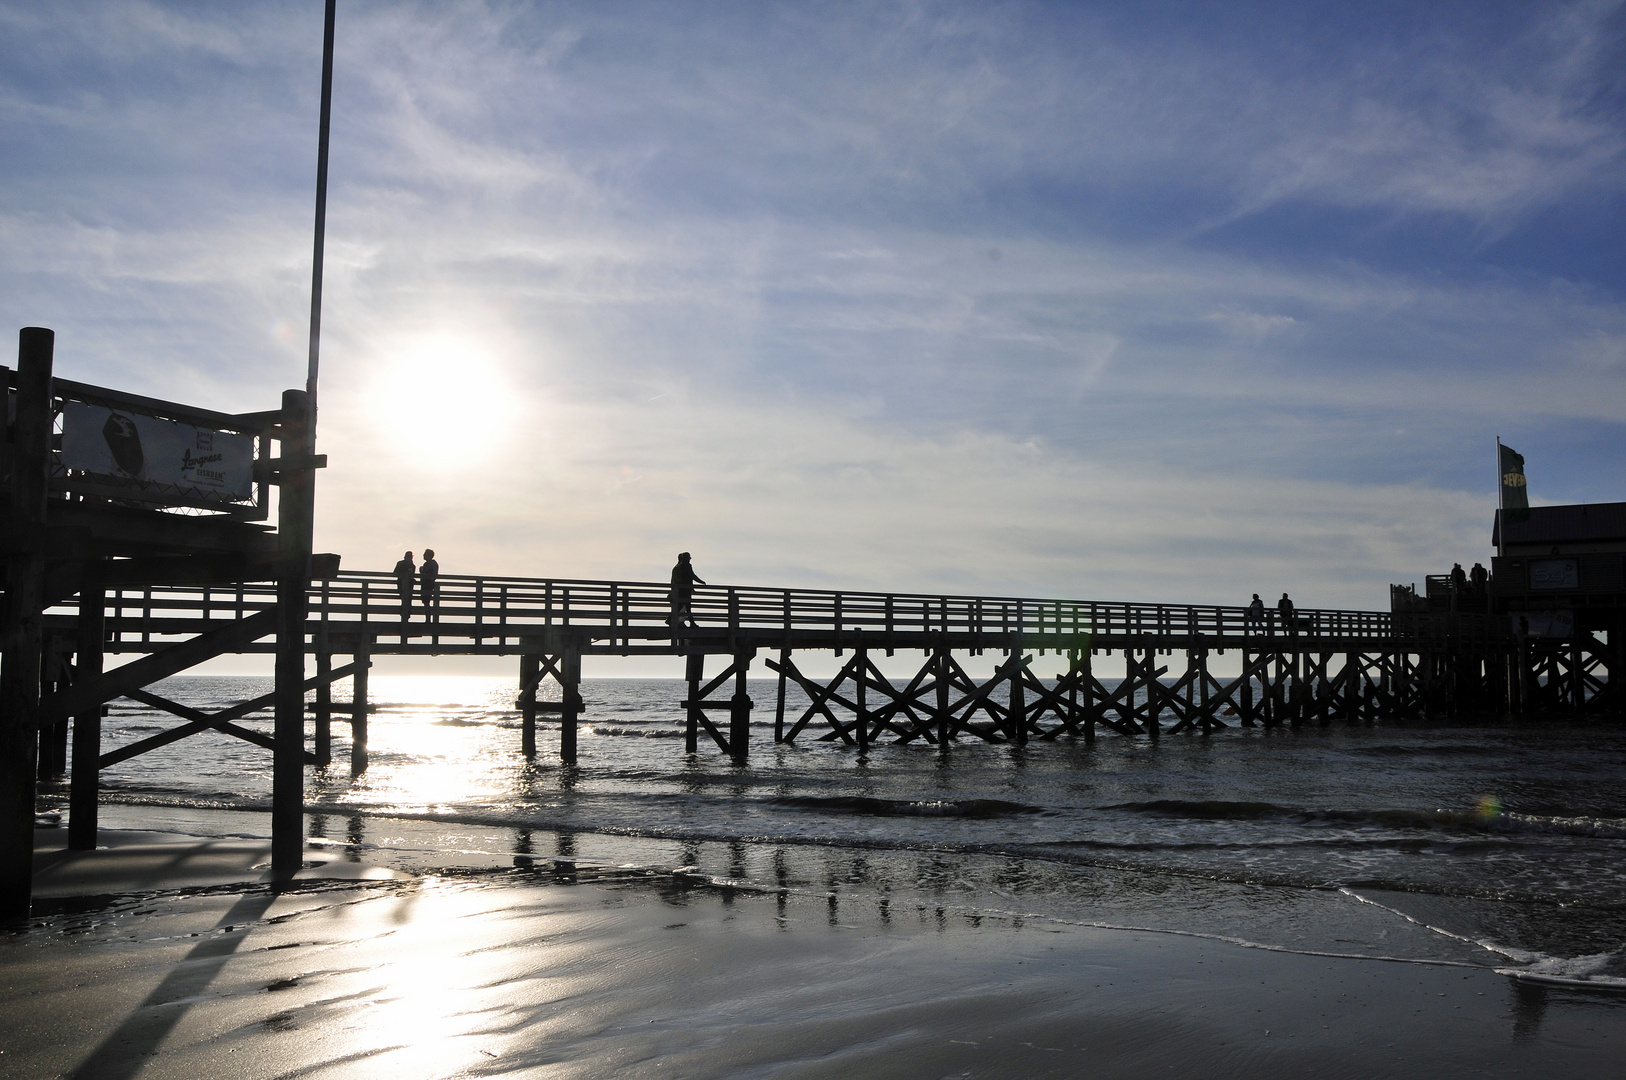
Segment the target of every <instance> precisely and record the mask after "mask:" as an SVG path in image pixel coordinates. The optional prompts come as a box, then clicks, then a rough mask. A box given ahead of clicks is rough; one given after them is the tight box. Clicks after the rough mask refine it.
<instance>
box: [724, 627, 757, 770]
mask: <svg viewBox="0 0 1626 1080" xmlns="http://www.w3.org/2000/svg"><path fill="white" fill-rule="evenodd" d="M755 652H756V650H754V649H752V650H748V651H742V652H737V653H735V654H734V696H733V697H731V698H730V699H729V701H728V752H729V757H730V758H732V759H733V761H734V764H736V765H744V764H745V763H746V761H747V759H749V758H750V756H751V695H750V694H749V693H747V687H746V684H745V673H746V671H747V669H749V668H750V666H751V660H752V659H753V657H754V656H755Z"/></svg>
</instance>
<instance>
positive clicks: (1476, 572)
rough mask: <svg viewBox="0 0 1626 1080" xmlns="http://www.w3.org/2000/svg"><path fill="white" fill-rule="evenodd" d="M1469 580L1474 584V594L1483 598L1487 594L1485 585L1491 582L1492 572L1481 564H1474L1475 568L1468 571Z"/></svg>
mask: <svg viewBox="0 0 1626 1080" xmlns="http://www.w3.org/2000/svg"><path fill="white" fill-rule="evenodd" d="M1468 580H1469V582H1471V583H1472V584H1473V587H1474V592H1476V593H1479V594H1480V595H1481V596H1483V595H1484V594H1485V583H1486V582H1488V581H1489V580H1490V572H1489V571H1487V570H1486V569H1485V567H1484V566H1483V565H1482V564H1480V563H1474V568H1473V569H1472V570H1470V571H1468Z"/></svg>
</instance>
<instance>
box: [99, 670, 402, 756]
mask: <svg viewBox="0 0 1626 1080" xmlns="http://www.w3.org/2000/svg"><path fill="white" fill-rule="evenodd" d="M360 666H361V662H357V663H354V664H346V665H344V666H343V667H340V668H334V669H333V670H332V671H330V672H328V674H327V675H326V676H322V675H317V676H314V677H313V678H310V679H306V680H305V685H304V686H302V687H300V692H301V693H303V692H304V691H306V690H313V689H315V688H316V687H318V686H320V685H322V683H324V682H337V681H338V680H339V679H343V678H345V677H347V676H349V675H351V674H353V673H354V672H355V670H356V669H357V668H358V667H360ZM367 666H368V667H371V666H372V664H371V663H370V662H369V663H367ZM121 696H123V697H128V698H133V699H134V700H136V701H139V702H141V703H142V704H144V705H150V706H152V707H153V708H155V709H162V710H163V711H165V712H168V713H173V714H174V715H176V716H179V717H180V718H181V719H183V720H186V721H188V723H185V724H182V725H181V726H179V727H173V728H170V729H169V730H168V731H161V732H159V733H158V734H157V735H152V736H149V737H147V738H145V739H141V740H139V741H137V742H133V743H130V744H129V745H127V746H121V747H119V748H118V749H117V750H109V751H108V752H107V753H105V754H103V755H101V756H100V757H99V758H97V759H96V767H97V768H98V769H105V768H107V767H108V766H110V765H117V764H118V763H119V762H121V761H128V760H130V759H131V758H133V757H137V756H139V755H141V754H145V753H146V752H147V751H149V750H156V749H158V748H159V747H160V746H168V745H169V744H170V743H172V742H179V741H180V740H181V739H184V738H186V737H187V736H189V735H196V734H198V733H199V732H201V731H210V730H214V731H220V732H223V733H225V734H227V735H234V736H236V737H237V738H239V739H243V740H245V741H247V742H251V743H253V744H255V745H256V746H263V747H265V748H266V749H267V750H273V749H275V748H276V742H275V740H273V739H272V738H271V736H269V735H262V734H261V733H259V732H258V731H250V730H249V729H248V728H244V727H239V726H237V725H236V724H233V723H232V721H233V720H238V719H241V718H242V717H245V716H247V715H248V714H249V713H253V712H258V711H259V710H261V709H263V708H265V707H266V706H267V705H270V704H272V703H273V701H274V700H275V699H276V694H275V693H270V694H261V695H260V696H259V697H257V698H252V699H250V700H248V701H242V702H238V703H237V704H236V705H233V706H232V707H231V708H229V709H222V710H220V711H219V712H216V713H204V712H200V711H198V710H197V709H193V708H190V707H188V706H186V705H182V704H180V703H178V702H174V701H170V700H169V699H168V698H163V697H159V696H158V695H157V694H153V693H149V692H148V691H145V690H132V691H130V692H129V693H127V694H123V695H121ZM305 761H306V764H309V765H314V764H316V763H317V762H316V755H315V754H312V753H309V752H308V751H307V752H305Z"/></svg>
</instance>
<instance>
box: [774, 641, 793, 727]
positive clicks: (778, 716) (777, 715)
mask: <svg viewBox="0 0 1626 1080" xmlns="http://www.w3.org/2000/svg"><path fill="white" fill-rule="evenodd" d="M789 665H790V646H789V645H788V644H787V645H785V646H783V647H781V648H780V650H779V696H778V698H777V700H776V701H775V703H774V713H773V741H774V742H775V743H776V744H777V743H782V742H784V741H785V680H786V679H787V678H789V676H787V675H786V674H785V669H786V668H787V667H788V666H789Z"/></svg>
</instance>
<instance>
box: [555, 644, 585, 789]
mask: <svg viewBox="0 0 1626 1080" xmlns="http://www.w3.org/2000/svg"><path fill="white" fill-rule="evenodd" d="M559 670H560V672H561V673H562V674H563V675H564V679H563V683H564V685H563V686H561V687H560V688H559V689H560V694H559V696H560V698H561V699H563V700H562V701H561V704H560V712H559V761H560V763H561V764H564V765H574V764H576V721H577V720H579V719H580V718H581V714H582V694H581V689H582V650H581V645H580V643H578V642H577V641H575V640H571V641H568V642H566V643H565V652H564V655H563V656H562V657H560V658H559Z"/></svg>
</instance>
